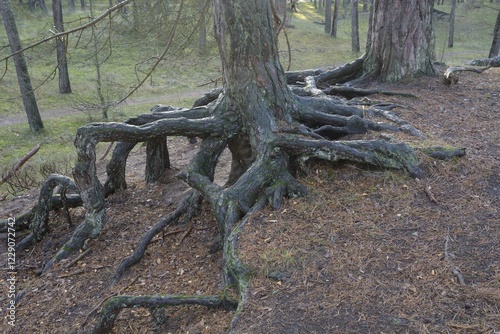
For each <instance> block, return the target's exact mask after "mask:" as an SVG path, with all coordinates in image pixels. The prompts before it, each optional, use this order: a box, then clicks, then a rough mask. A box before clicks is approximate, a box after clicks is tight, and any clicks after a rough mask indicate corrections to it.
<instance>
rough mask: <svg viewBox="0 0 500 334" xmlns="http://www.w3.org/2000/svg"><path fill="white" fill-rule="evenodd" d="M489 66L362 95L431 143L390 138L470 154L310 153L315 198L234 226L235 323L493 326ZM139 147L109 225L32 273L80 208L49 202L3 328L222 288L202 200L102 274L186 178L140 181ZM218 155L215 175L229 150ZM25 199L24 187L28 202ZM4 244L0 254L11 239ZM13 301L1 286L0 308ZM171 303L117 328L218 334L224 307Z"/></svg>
mask: <svg viewBox="0 0 500 334" xmlns="http://www.w3.org/2000/svg"><path fill="white" fill-rule="evenodd" d="M499 78H500V69H490V70H488V71H486V72H484V73H483V74H481V75H477V74H473V73H464V74H462V75H461V78H460V82H459V84H458V85H456V86H452V87H445V86H444V85H442V84H441V81H440V79H439V78H421V79H418V80H415V81H412V82H407V83H400V84H395V85H385V86H384V88H385V89H387V90H393V91H402V92H411V93H414V94H416V95H417V96H418V97H419V98H418V99H411V98H400V97H387V96H372V97H370V99H371V100H380V101H389V102H392V103H396V104H399V105H401V107H400V108H398V109H396V112H397V113H398V114H399V115H400V116H401V117H403V118H404V119H405V120H408V121H409V122H410V123H412V124H413V125H414V126H416V127H417V128H418V129H420V130H421V131H423V132H424V133H425V134H426V135H427V136H428V138H429V139H428V141H426V142H422V141H421V140H417V139H415V138H411V137H408V136H404V135H400V134H384V136H392V137H394V138H396V139H404V140H406V141H411V142H413V143H414V144H415V145H418V146H429V145H453V146H457V147H465V148H467V154H466V156H465V157H464V158H462V159H457V160H452V161H441V160H433V159H430V158H427V157H425V156H424V155H423V154H422V163H423V166H424V169H425V171H426V177H425V178H424V179H422V180H413V179H410V178H407V177H405V176H404V175H402V174H400V173H396V172H390V171H380V170H373V169H366V168H363V167H362V166H354V165H342V164H341V165H337V166H334V168H332V166H329V165H326V164H310V165H309V166H308V173H307V174H305V175H304V177H303V179H302V181H303V182H304V183H305V184H306V185H307V186H308V187H309V188H310V189H311V194H310V196H309V197H307V198H303V199H293V200H289V201H287V202H286V204H285V207H284V208H283V209H282V210H280V211H278V212H272V211H266V212H262V213H259V214H257V215H255V217H254V218H253V219H252V220H251V223H250V224H249V225H247V226H246V228H245V233H244V234H243V235H242V236H241V238H240V246H241V247H240V248H241V256H242V257H243V259H244V261H245V262H246V263H247V264H248V265H249V266H251V267H252V268H253V271H254V274H255V277H254V279H253V281H252V290H251V295H250V302H249V305H248V308H247V310H246V312H245V313H243V314H242V316H241V319H240V322H239V330H238V332H239V333H370V332H372V333H492V334H493V333H496V332H499V331H500V306H499V305H500V253H499V251H498V249H499V245H500V242H499V241H500V224H499V223H500V213H499V209H500V155H499V152H500V79H499ZM379 136H381V134H379V133H374V134H370V135H368V136H366V137H379ZM195 149H196V148H195V147H194V146H190V145H189V144H188V143H187V140H185V139H176V140H172V141H171V142H170V151H171V152H170V153H171V159H172V162H173V165H174V166H175V167H176V168H182V166H183V165H184V164H185V163H186V162H187V161H188V160H189V158H190V157H191V156H192V154H193V153H194V152H195ZM143 151H144V149H143V148H139V149H137V151H136V152H134V153H133V155H134V159H132V160H131V161H130V163H129V180H130V187H129V189H128V190H126V191H123V192H121V193H119V194H116V195H114V196H112V197H111V198H109V199H108V204H107V205H108V209H107V215H108V217H109V218H108V222H107V224H106V227H105V229H104V231H103V233H102V234H101V235H100V236H99V238H97V239H96V240H92V241H91V242H90V247H91V248H92V252H91V253H90V254H88V255H87V256H85V257H84V258H83V259H82V260H81V261H79V262H78V263H76V264H75V265H72V266H71V267H69V268H65V266H66V265H67V264H68V263H69V261H71V260H72V259H69V260H68V261H65V262H63V263H61V264H60V265H57V266H56V267H55V268H54V269H53V270H51V271H50V272H49V273H48V274H47V275H45V276H42V277H39V276H37V271H38V270H39V269H40V268H41V267H42V265H43V263H44V262H46V261H47V260H48V259H49V258H50V256H51V255H53V254H54V252H55V251H56V250H57V249H58V247H60V246H61V245H62V244H63V242H65V241H66V240H67V237H68V233H69V232H70V230H72V228H73V227H74V225H76V222H78V221H79V220H81V219H82V217H83V214H84V212H83V210H82V209H75V210H72V216H73V217H72V221H73V222H75V223H74V225H73V226H69V225H68V224H67V222H66V220H65V218H64V215H63V214H61V213H55V214H54V215H53V222H52V223H51V234H50V236H49V237H47V238H46V239H45V240H44V241H43V242H41V243H40V244H38V245H36V246H35V247H33V248H31V249H29V250H28V251H26V252H22V253H21V254H17V264H18V268H19V270H18V274H17V284H16V287H17V289H18V292H21V293H22V294H23V295H22V298H21V299H20V301H19V303H18V305H17V307H18V308H17V314H16V327H15V328H14V329H12V328H10V326H8V325H7V324H6V322H5V319H3V321H4V323H3V324H2V329H5V332H6V333H84V332H86V331H88V330H89V328H91V326H92V325H93V323H94V322H95V314H96V312H95V310H98V309H99V307H100V305H101V303H102V302H103V301H104V299H106V298H107V297H109V296H112V295H115V294H132V295H140V294H170V293H175V294H178V293H183V294H218V293H222V291H221V290H220V288H221V287H220V286H219V282H220V275H219V270H220V263H219V262H220V260H219V256H220V254H219V253H211V252H210V247H211V246H212V243H213V241H214V237H215V235H216V234H217V230H216V226H215V222H214V220H213V218H212V216H211V215H210V213H209V211H208V210H207V209H206V208H205V210H204V211H203V212H202V213H201V214H200V216H199V217H197V218H196V220H195V221H194V223H193V225H191V226H188V225H180V226H175V227H172V228H170V229H168V230H166V231H165V233H164V235H161V236H158V237H157V238H155V239H154V242H153V243H152V244H151V245H150V247H149V248H148V252H147V255H146V257H145V258H144V259H143V261H142V262H141V263H139V264H138V265H136V266H135V267H133V268H132V270H130V272H129V273H128V274H127V275H126V276H125V277H124V278H122V280H121V281H120V282H119V283H118V284H117V285H115V286H113V287H111V286H109V285H108V283H107V281H108V279H109V278H110V276H111V275H112V274H113V271H114V269H115V268H116V266H117V265H118V263H119V262H120V261H121V259H122V258H123V257H124V256H125V255H126V254H129V253H130V252H131V251H132V249H133V248H134V247H135V244H136V242H137V240H138V239H139V238H140V237H141V235H142V234H143V233H144V232H145V231H147V230H148V228H150V227H151V226H152V225H153V224H154V223H155V222H156V221H157V220H158V219H159V217H161V216H164V215H166V214H168V213H169V212H171V211H172V210H173V208H174V207H175V204H176V202H177V201H178V199H179V198H180V197H181V196H182V194H183V192H185V191H186V189H187V188H186V187H185V185H184V184H183V183H181V182H179V181H178V180H177V179H176V178H175V177H174V174H175V170H174V171H172V172H168V173H166V175H165V177H164V180H163V181H162V182H161V183H158V184H155V185H153V186H146V185H145V184H144V182H143V181H142V180H141V178H142V173H143V165H142V160H143V158H144V155H145V154H144V152H143ZM224 163H225V164H226V165H225V166H221V170H220V172H219V176H220V177H221V182H223V178H222V177H223V175H224V173H225V171H227V163H228V157H226V158H225V159H224ZM429 187H430V190H429ZM426 189H427V190H426ZM433 199H435V200H436V202H437V203H436V202H433ZM34 200H35V197H34V196H32V197H26V198H25V199H24V201H25V202H23V204H22V205H23V206H24V207H25V208H27V206H26V205H27V203H28V202H29V201H34ZM2 206H3V207H2V211H3V212H2V218H4V217H7V216H8V215H15V214H18V213H19V212H20V208H19V203H16V202H11V203H2ZM19 238H20V237H19ZM2 247H4V245H3V243H2ZM0 250H1V253H2V262H1V263H2V264H3V263H4V259H5V258H6V256H5V255H4V253H5V248H2V249H0ZM3 266H4V265H2V267H3ZM459 278H463V280H464V283H465V284H464V285H462V284H460V282H459V281H458V279H459ZM2 279H3V281H2V288H1V289H2V291H7V288H6V281H5V279H4V278H3V277H2ZM7 302H8V299H7V296H6V293H2V294H1V296H0V305H1V307H2V311H1V312H4V309H5V308H4V306H5V305H6V303H7ZM167 313H168V317H169V319H168V321H167V323H166V324H162V325H160V324H156V323H155V322H154V321H153V320H152V317H151V316H149V311H148V310H145V309H134V310H126V311H124V312H122V313H121V315H120V318H119V321H117V323H116V327H115V330H114V332H115V333H224V332H225V330H227V328H228V325H229V321H230V319H231V318H232V314H230V313H226V312H223V311H218V312H217V311H213V310H206V309H204V308H202V307H181V308H171V309H169V310H168V311H167ZM2 315H4V313H2ZM9 328H10V329H12V330H10V331H9Z"/></svg>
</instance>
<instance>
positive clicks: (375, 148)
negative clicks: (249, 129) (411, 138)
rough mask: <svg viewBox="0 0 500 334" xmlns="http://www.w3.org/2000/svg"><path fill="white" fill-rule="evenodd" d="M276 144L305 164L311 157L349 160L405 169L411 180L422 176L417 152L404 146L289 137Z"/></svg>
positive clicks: (360, 141)
mask: <svg viewBox="0 0 500 334" xmlns="http://www.w3.org/2000/svg"><path fill="white" fill-rule="evenodd" d="M275 145H276V146H279V147H281V148H283V149H284V150H285V151H287V152H288V153H289V154H291V155H293V156H297V157H300V159H302V160H304V161H305V160H307V159H309V158H317V159H322V160H328V161H340V160H348V161H353V162H358V163H362V164H369V165H373V166H376V167H380V168H391V169H399V170H403V171H405V172H407V173H408V174H409V175H410V176H412V177H419V178H420V177H421V176H422V171H421V169H420V167H419V162H418V159H417V157H416V155H415V151H414V150H413V149H412V148H411V147H409V146H408V145H406V144H403V143H398V144H392V143H388V142H386V141H383V140H374V141H365V140H356V141H337V142H332V141H326V140H323V141H321V140H305V139H301V138H293V137H290V136H287V137H282V138H279V139H278V140H276V142H275Z"/></svg>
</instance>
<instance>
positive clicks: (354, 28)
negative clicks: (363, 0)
mask: <svg viewBox="0 0 500 334" xmlns="http://www.w3.org/2000/svg"><path fill="white" fill-rule="evenodd" d="M351 46H352V52H356V53H357V52H359V22H358V0H352V7H351Z"/></svg>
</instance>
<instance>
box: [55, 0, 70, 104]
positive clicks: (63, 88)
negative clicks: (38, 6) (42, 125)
mask: <svg viewBox="0 0 500 334" xmlns="http://www.w3.org/2000/svg"><path fill="white" fill-rule="evenodd" d="M73 6H74V3H73ZM73 9H74V8H73ZM52 15H53V17H54V27H55V29H56V32H58V33H59V32H63V31H64V24H63V11H62V4H61V0H52ZM66 42H67V37H60V38H57V39H56V53H57V69H58V71H59V93H61V94H69V93H71V84H70V81H69V71H68V61H67V58H66V51H67V48H66V46H67V43H66Z"/></svg>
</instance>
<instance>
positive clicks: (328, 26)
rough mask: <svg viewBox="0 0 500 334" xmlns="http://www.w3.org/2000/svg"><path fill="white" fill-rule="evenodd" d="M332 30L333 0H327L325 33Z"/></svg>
mask: <svg viewBox="0 0 500 334" xmlns="http://www.w3.org/2000/svg"><path fill="white" fill-rule="evenodd" d="M331 31H332V0H326V4H325V34H329V33H330V32H331Z"/></svg>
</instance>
